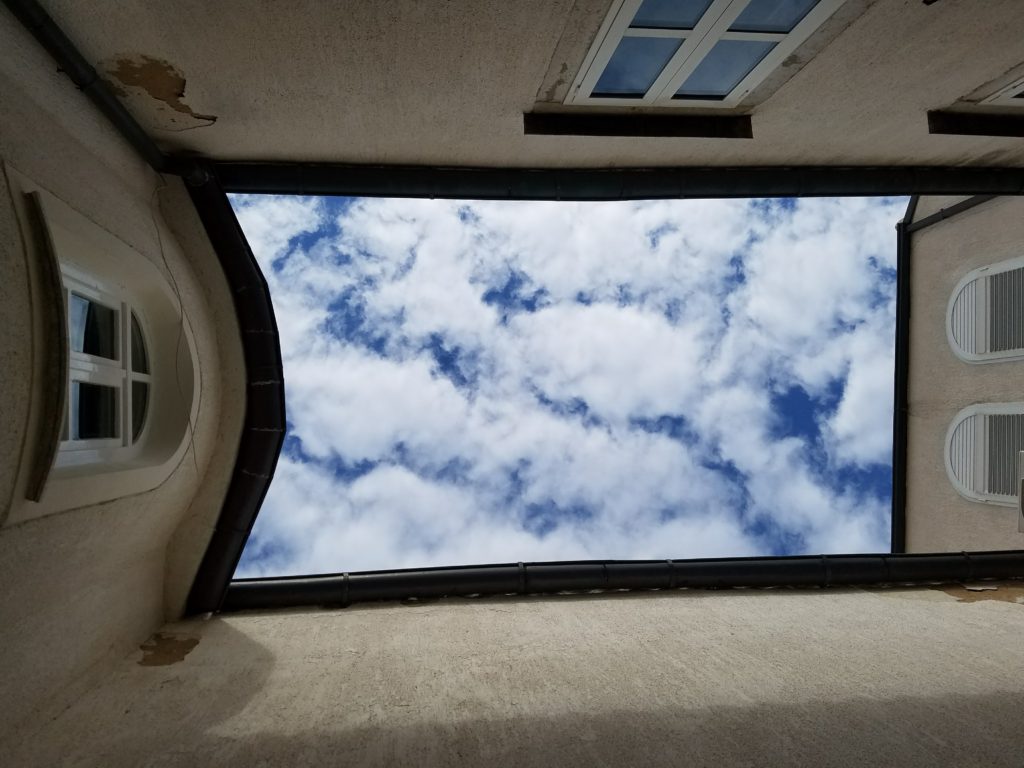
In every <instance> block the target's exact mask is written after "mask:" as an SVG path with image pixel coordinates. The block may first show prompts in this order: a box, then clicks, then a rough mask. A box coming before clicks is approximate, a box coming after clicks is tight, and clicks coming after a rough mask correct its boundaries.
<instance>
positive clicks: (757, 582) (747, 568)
mask: <svg viewBox="0 0 1024 768" xmlns="http://www.w3.org/2000/svg"><path fill="white" fill-rule="evenodd" d="M1019 578H1024V550H1011V551H1005V552H955V553H940V554H912V555H907V554H901V555H889V554H877V555H820V556H800V557H744V558H712V559H702V560H608V561H579V562H562V563H515V564H513V563H508V564H501V565H475V566H466V567H461V568H422V569H412V570H401V571H370V572H362V573H342V574H335V575H331V576H297V577H289V578H280V579H251V580H250V579H239V580H236V581H233V582H231V586H230V587H229V588H228V593H227V597H226V599H225V600H224V605H223V608H222V610H224V611H242V610H266V609H274V608H290V607H296V606H319V605H330V606H335V605H337V606H346V605H351V604H353V603H365V602H375V601H382V600H405V599H426V598H440V597H457V596H470V595H473V596H475V595H532V594H550V593H558V592H581V591H582V592H590V591H593V590H602V591H608V590H651V589H658V590H661V589H679V588H687V589H727V588H742V587H752V588H765V587H804V588H808V587H818V588H825V587H841V586H854V585H860V586H863V585H870V584H934V583H949V582H961V581H980V580H989V579H1019Z"/></svg>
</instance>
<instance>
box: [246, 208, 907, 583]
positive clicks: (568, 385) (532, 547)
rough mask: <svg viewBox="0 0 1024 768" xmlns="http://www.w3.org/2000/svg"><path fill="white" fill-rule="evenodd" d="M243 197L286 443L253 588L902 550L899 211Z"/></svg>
mask: <svg viewBox="0 0 1024 768" xmlns="http://www.w3.org/2000/svg"><path fill="white" fill-rule="evenodd" d="M233 204H234V207H235V210H236V212H237V214H238V217H239V220H240V221H241V224H242V227H243V229H244V230H245V233H246V235H247V237H248V238H249V242H250V243H251V245H252V247H253V250H254V251H255V253H256V256H257V258H258V259H259V261H260V264H261V266H262V268H263V270H264V272H265V274H266V276H267V280H268V282H269V284H270V289H271V294H272V297H273V301H274V306H275V309H276V312H277V320H278V325H279V327H280V331H281V346H282V351H283V354H284V367H285V379H286V387H287V409H288V427H289V434H288V437H287V439H286V441H285V447H284V452H283V453H282V455H281V460H280V463H279V464H278V468H277V474H276V476H275V478H274V481H273V484H272V485H271V489H270V492H269V495H268V497H267V499H266V501H265V502H264V505H263V508H262V509H261V511H260V514H259V517H258V519H257V521H256V526H255V529H254V531H253V535H252V537H251V538H250V540H249V543H248V546H247V547H246V550H245V554H244V556H243V559H242V563H241V565H240V567H239V574H238V575H239V576H261V575H263V576H266V575H281V574H293V573H329V572H339V571H358V570H369V569H383V568H405V567H417V566H429V565H454V564H468V563H488V562H509V561H512V562H514V561H520V560H523V561H530V560H556V559H584V558H586V559H589V558H668V557H672V558H687V557H701V556H733V555H736V556H739V555H754V554H798V553H822V552H858V551H859V552H865V551H885V550H887V549H888V541H889V503H890V501H889V497H890V461H891V447H892V370H893V328H894V322H895V320H894V319H895V276H896V273H895V232H894V224H895V222H896V221H897V219H898V218H899V217H900V216H901V215H902V212H903V209H904V207H905V204H906V200H905V199H902V198H899V199H884V200H882V199H850V198H847V199H806V200H775V201H764V200H693V201H684V200H677V201H668V202H662V201H657V202H618V203H565V202H548V203H526V202H500V203H498V202H462V201H442V200H404V199H351V198H295V197H260V196H235V197H234V198H233Z"/></svg>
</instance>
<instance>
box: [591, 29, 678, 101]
mask: <svg viewBox="0 0 1024 768" xmlns="http://www.w3.org/2000/svg"><path fill="white" fill-rule="evenodd" d="M681 43H682V40H676V39H673V38H669V37H624V38H622V40H621V41H620V42H619V47H618V48H616V49H615V53H613V54H612V57H611V59H610V60H609V61H608V65H607V66H606V67H605V68H604V72H602V73H601V79H600V80H598V81H597V86H596V87H595V88H594V92H593V94H592V95H594V96H621V97H625V98H633V99H639V98H643V96H644V94H645V93H647V89H648V88H650V87H651V85H652V84H653V83H654V81H655V80H657V79H658V75H660V74H661V71H662V70H663V69H664V68H665V65H666V64H668V62H669V59H671V58H672V54H674V53H675V52H676V51H677V50H678V49H679V46H680V44H681Z"/></svg>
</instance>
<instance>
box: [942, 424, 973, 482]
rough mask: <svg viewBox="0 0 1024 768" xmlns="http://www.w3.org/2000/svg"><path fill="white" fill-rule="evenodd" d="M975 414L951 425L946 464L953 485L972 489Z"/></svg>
mask: <svg viewBox="0 0 1024 768" xmlns="http://www.w3.org/2000/svg"><path fill="white" fill-rule="evenodd" d="M977 419H978V417H977V416H968V417H966V418H965V419H963V420H961V421H960V422H959V423H957V424H956V425H955V426H954V427H953V431H952V433H951V435H950V438H949V446H948V461H947V463H948V465H949V470H950V472H951V474H952V477H953V485H956V486H960V487H964V488H970V489H972V490H973V489H974V487H975V485H976V483H975V479H974V466H975V463H976V462H975V458H974V456H975V446H976V445H977V441H976V440H975V437H974V435H975V426H974V424H975V422H976V421H977Z"/></svg>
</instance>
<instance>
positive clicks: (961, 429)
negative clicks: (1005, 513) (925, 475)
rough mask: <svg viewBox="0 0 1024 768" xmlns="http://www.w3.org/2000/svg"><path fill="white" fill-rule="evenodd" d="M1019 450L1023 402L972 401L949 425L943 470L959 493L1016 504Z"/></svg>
mask: <svg viewBox="0 0 1024 768" xmlns="http://www.w3.org/2000/svg"><path fill="white" fill-rule="evenodd" d="M1021 451H1024V403H986V404H984V405H972V406H971V407H969V408H965V409H964V410H962V411H960V413H958V414H957V416H956V418H955V419H954V420H953V423H952V425H951V426H950V428H949V432H948V434H947V438H946V471H947V473H948V474H949V480H950V482H951V483H952V484H953V486H954V487H955V488H956V489H957V491H958V492H959V493H960V494H961V495H962V496H966V497H967V498H969V499H972V500H974V501H983V502H987V503H989V504H1000V505H1004V506H1017V498H1018V492H1019V485H1020V478H1019V476H1018V475H1019V471H1018V457H1019V455H1020V452H1021Z"/></svg>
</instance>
